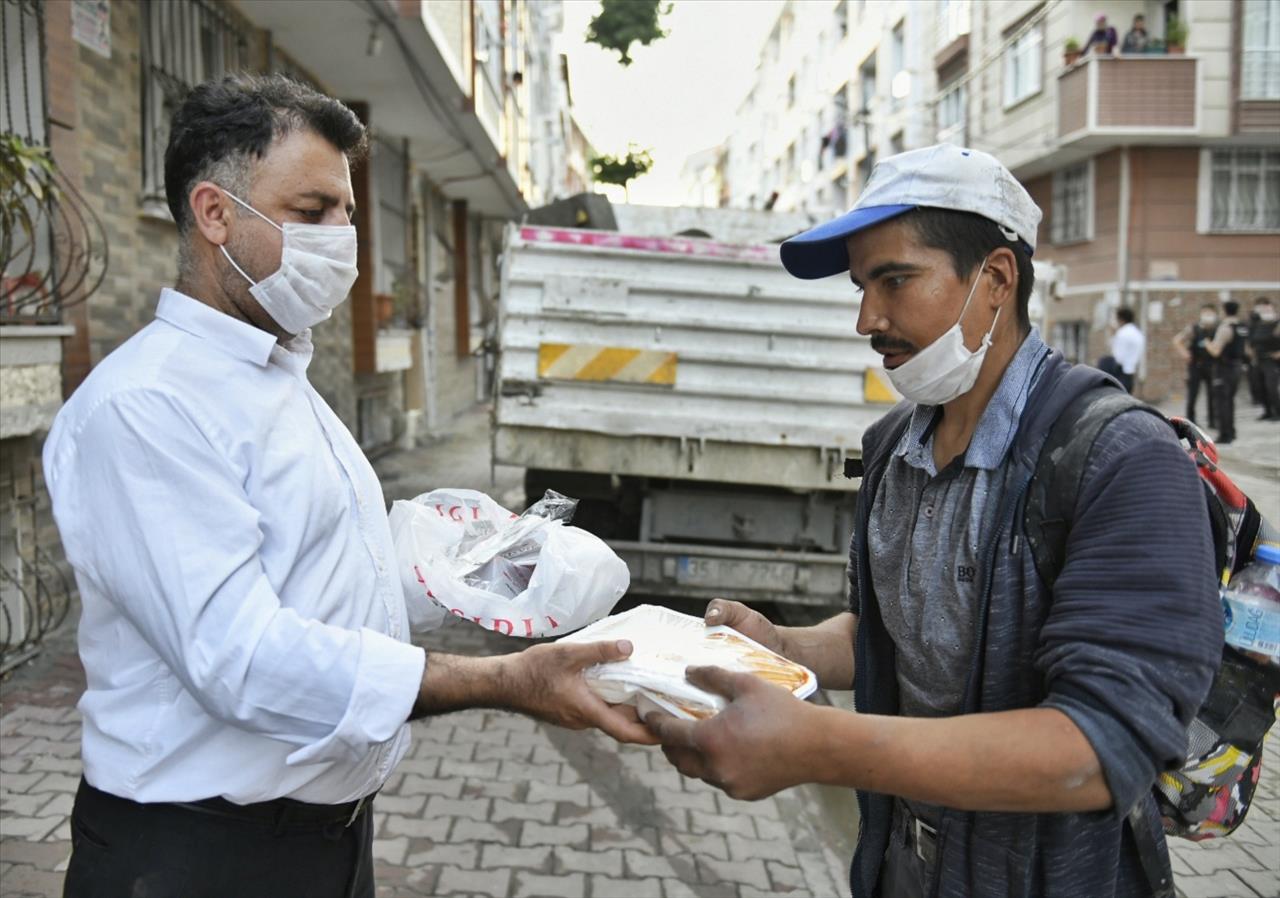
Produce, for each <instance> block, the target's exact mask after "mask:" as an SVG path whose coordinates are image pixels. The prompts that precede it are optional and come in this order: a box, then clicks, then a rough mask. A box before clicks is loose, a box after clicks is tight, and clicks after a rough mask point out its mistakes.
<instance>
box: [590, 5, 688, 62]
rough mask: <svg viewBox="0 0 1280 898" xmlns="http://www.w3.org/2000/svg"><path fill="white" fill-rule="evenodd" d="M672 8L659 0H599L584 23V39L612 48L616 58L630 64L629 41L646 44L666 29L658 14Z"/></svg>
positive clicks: (608, 48) (665, 33)
mask: <svg viewBox="0 0 1280 898" xmlns="http://www.w3.org/2000/svg"><path fill="white" fill-rule="evenodd" d="M669 12H671V4H669V3H668V4H667V5H666V6H663V5H662V0H600V13H599V15H597V16H596V17H595V18H594V19H592V20H591V23H590V24H589V25H588V26H587V40H588V41H590V42H591V43H593V44H599V45H600V46H601V47H604V48H605V49H606V50H615V51H617V54H618V62H620V63H621V64H622V65H624V66H627V65H631V53H630V51H631V45H632V44H633V43H635V42H636V41H639V42H640V43H641V44H643V45H644V46H646V47H647V46H649V44H651V43H653V42H654V41H656V40H659V39H660V38H664V37H666V36H667V32H666V31H664V30H663V29H662V27H661V26H660V25H659V24H658V17H659V16H664V15H666V14H667V13H669Z"/></svg>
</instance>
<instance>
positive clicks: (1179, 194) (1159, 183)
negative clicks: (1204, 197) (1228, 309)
mask: <svg viewBox="0 0 1280 898" xmlns="http://www.w3.org/2000/svg"><path fill="white" fill-rule="evenodd" d="M1130 170H1131V172H1132V178H1131V181H1130V185H1131V194H1132V215H1131V217H1130V231H1129V255H1130V259H1131V263H1130V269H1129V270H1130V277H1132V278H1133V279H1135V280H1143V279H1148V278H1156V277H1170V276H1174V277H1176V279H1177V280H1182V281H1280V235H1276V234H1200V233H1197V232H1196V204H1197V191H1198V182H1199V174H1200V148H1199V147H1135V148H1133V149H1132V150H1130ZM1153 263H1155V265H1156V266H1158V267H1163V268H1164V269H1165V271H1166V273H1164V274H1156V273H1153V272H1152V266H1153ZM1170 265H1173V266H1176V272H1177V273H1176V275H1174V274H1173V273H1172V271H1170V270H1169V266H1170Z"/></svg>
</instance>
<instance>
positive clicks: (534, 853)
mask: <svg viewBox="0 0 1280 898" xmlns="http://www.w3.org/2000/svg"><path fill="white" fill-rule="evenodd" d="M551 852H552V849H551V846H550V845H542V846H537V847H534V848H516V847H513V846H510V845H485V846H484V847H483V848H482V849H481V850H480V866H481V867H521V868H524V869H528V870H537V871H538V872H540V873H549V872H551Z"/></svg>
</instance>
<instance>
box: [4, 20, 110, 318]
mask: <svg viewBox="0 0 1280 898" xmlns="http://www.w3.org/2000/svg"><path fill="white" fill-rule="evenodd" d="M45 54H46V49H45V40H44V3H43V0H0V74H3V76H4V78H3V82H2V83H3V90H0V324H48V323H57V322H58V321H59V320H60V318H61V310H62V309H64V308H66V307H67V306H69V305H72V304H74V303H77V302H83V301H84V300H85V299H86V298H88V296H89V294H91V293H92V292H93V291H94V290H96V289H97V287H98V286H99V285H100V284H101V283H102V279H103V277H105V275H106V269H107V243H106V233H105V231H104V229H103V227H102V223H101V222H100V221H99V220H98V218H97V216H96V215H95V214H94V212H93V210H92V209H90V208H89V206H88V204H87V203H85V201H84V198H83V197H82V196H81V194H80V193H79V191H77V190H76V188H75V186H74V185H73V184H71V182H70V181H68V180H67V179H66V177H64V176H63V174H62V173H61V172H60V171H59V169H58V167H57V165H56V163H55V162H54V160H53V159H52V156H51V154H50V152H49V111H48V99H47V94H46V83H45Z"/></svg>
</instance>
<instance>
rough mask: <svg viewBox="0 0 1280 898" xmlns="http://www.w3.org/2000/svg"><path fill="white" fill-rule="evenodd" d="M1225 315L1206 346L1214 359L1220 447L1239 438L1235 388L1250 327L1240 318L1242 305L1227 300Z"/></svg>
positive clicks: (1215, 399)
mask: <svg viewBox="0 0 1280 898" xmlns="http://www.w3.org/2000/svg"><path fill="white" fill-rule="evenodd" d="M1222 311H1223V312H1224V313H1225V314H1224V315H1223V318H1222V322H1221V323H1220V324H1219V325H1218V330H1217V332H1216V333H1214V335H1213V339H1212V340H1210V341H1209V342H1208V343H1207V344H1205V350H1206V351H1207V352H1208V353H1209V355H1211V356H1213V358H1214V367H1213V391H1214V404H1215V406H1216V410H1217V417H1218V420H1217V422H1216V423H1217V425H1218V443H1219V444H1226V443H1231V442H1234V441H1235V438H1236V387H1237V386H1239V384H1240V373H1241V371H1243V369H1244V361H1245V349H1246V348H1247V347H1248V345H1249V325H1248V324H1247V323H1246V322H1244V321H1241V320H1240V318H1239V313H1240V303H1238V302H1234V301H1232V300H1227V301H1226V302H1224V303H1223V304H1222Z"/></svg>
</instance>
